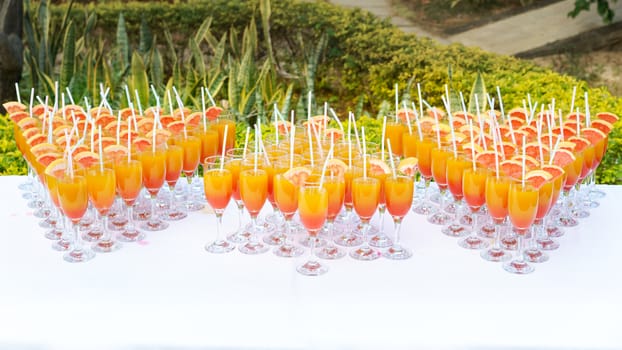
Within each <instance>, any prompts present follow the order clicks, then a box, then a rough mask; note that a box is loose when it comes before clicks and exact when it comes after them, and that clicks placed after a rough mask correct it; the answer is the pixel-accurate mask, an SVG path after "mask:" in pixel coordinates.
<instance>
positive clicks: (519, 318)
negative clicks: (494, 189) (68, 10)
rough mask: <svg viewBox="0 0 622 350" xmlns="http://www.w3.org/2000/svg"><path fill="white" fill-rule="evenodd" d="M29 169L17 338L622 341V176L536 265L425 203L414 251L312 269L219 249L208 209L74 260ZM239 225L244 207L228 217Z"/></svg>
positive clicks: (8, 321) (10, 281) (412, 228)
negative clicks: (58, 242)
mask: <svg viewBox="0 0 622 350" xmlns="http://www.w3.org/2000/svg"><path fill="white" fill-rule="evenodd" d="M24 179H25V178H24V177H18V176H5V177H0V223H1V228H0V232H1V233H0V239H1V241H0V348H2V349H67V348H73V349H90V348H102V349H107V348H115V349H150V348H158V349H223V348H227V349H414V348H422V349H528V348H529V349H530V348H533V349H620V348H622V332H621V331H620V327H622V322H621V321H622V273H621V272H620V271H621V269H622V220H620V218H621V213H622V211H621V209H622V186H599V188H600V189H602V190H604V191H605V192H606V193H607V195H606V197H604V198H602V199H600V200H599V201H600V207H598V208H596V209H592V210H591V215H590V217H588V218H586V219H582V220H581V223H580V225H579V226H577V227H574V228H568V229H565V232H566V234H565V235H564V236H563V237H561V238H559V239H558V241H559V243H560V245H561V246H560V248H559V249H558V250H556V251H551V252H549V254H550V260H549V261H548V262H546V263H543V264H535V267H536V271H535V272H534V273H532V274H529V275H514V274H510V273H507V272H505V271H504V270H503V269H502V267H501V265H500V263H491V262H487V261H484V260H483V259H481V258H480V256H479V252H478V251H470V250H466V249H462V248H460V247H459V246H458V245H457V240H456V239H455V238H450V237H447V236H444V235H443V234H442V233H441V232H440V227H439V226H434V225H432V224H429V223H428V222H427V221H426V220H425V218H424V217H422V216H419V215H416V214H414V213H410V214H409V215H408V216H407V217H406V218H405V219H404V224H403V230H402V234H403V242H404V245H406V246H407V247H409V248H411V249H412V251H413V253H414V255H413V257H412V258H411V259H408V260H404V261H391V260H387V259H384V258H381V259H378V260H375V261H370V262H364V261H355V260H353V259H351V258H349V257H345V258H343V259H341V260H336V261H326V264H327V265H328V266H329V267H330V271H329V272H328V273H327V274H325V275H323V276H320V277H306V276H302V275H300V274H298V273H297V272H296V270H295V267H296V265H298V264H300V263H301V262H302V261H303V259H304V258H305V257H306V256H305V255H303V256H302V257H300V258H293V259H287V258H279V257H276V256H275V255H273V254H272V253H271V252H269V253H266V254H263V255H258V256H248V255H244V254H241V253H240V252H238V251H237V250H236V251H233V252H232V253H229V254H224V255H217V254H210V253H207V252H206V251H205V250H204V245H205V243H206V242H208V241H210V240H213V239H214V238H215V218H214V216H213V214H209V213H208V212H207V211H202V212H193V213H190V214H189V216H188V218H186V219H184V220H182V221H178V222H172V223H171V227H170V228H169V229H167V230H165V231H161V232H150V233H147V238H146V240H145V241H143V242H140V243H130V244H124V246H123V248H122V249H121V250H119V251H117V252H114V253H111V254H99V255H97V256H96V257H95V259H93V260H91V261H89V262H87V263H84V264H70V263H67V262H65V261H64V260H63V259H62V256H61V255H62V254H61V253H59V252H56V251H54V250H52V249H51V248H50V244H51V241H49V240H47V239H45V238H44V237H43V233H44V229H42V228H40V227H39V225H38V222H39V219H37V218H35V217H34V216H33V215H32V209H29V208H28V207H27V202H26V200H25V199H23V198H22V196H21V194H22V193H21V191H20V190H19V189H18V184H19V183H21V182H23V181H24ZM268 212H269V209H268V207H266V208H265V210H264V213H268ZM386 224H387V228H388V230H387V231H388V232H392V230H391V227H392V224H391V220H390V218H389V217H388V216H387V220H386ZM236 225H237V213H236V211H235V208H234V207H233V206H231V207H230V208H229V209H228V210H227V212H226V213H225V217H224V227H225V228H226V229H229V230H231V229H233V228H234V227H236Z"/></svg>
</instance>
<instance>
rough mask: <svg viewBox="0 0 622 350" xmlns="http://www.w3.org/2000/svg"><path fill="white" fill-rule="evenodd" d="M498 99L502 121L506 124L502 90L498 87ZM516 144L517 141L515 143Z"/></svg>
mask: <svg viewBox="0 0 622 350" xmlns="http://www.w3.org/2000/svg"><path fill="white" fill-rule="evenodd" d="M497 97H498V98H499V108H500V109H501V121H502V122H505V110H504V109H503V99H502V98H501V90H500V89H499V86H497ZM514 143H516V141H514Z"/></svg>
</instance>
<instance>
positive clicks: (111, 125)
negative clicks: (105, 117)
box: [104, 120, 127, 135]
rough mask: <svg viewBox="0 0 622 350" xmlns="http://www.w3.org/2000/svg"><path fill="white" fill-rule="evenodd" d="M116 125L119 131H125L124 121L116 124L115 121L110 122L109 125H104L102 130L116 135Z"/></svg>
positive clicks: (125, 123) (125, 124)
mask: <svg viewBox="0 0 622 350" xmlns="http://www.w3.org/2000/svg"><path fill="white" fill-rule="evenodd" d="M117 124H120V125H119V129H120V130H123V129H127V122H125V121H121V122H118V121H116V120H113V121H111V122H110V123H108V124H106V126H105V127H104V130H105V131H106V132H108V133H110V134H114V135H116V134H117Z"/></svg>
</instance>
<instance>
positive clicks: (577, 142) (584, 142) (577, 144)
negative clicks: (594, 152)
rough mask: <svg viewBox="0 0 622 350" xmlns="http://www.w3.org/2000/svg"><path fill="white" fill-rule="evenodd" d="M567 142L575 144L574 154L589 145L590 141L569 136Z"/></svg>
mask: <svg viewBox="0 0 622 350" xmlns="http://www.w3.org/2000/svg"><path fill="white" fill-rule="evenodd" d="M568 141H569V142H572V143H574V144H575V148H574V151H575V152H581V151H583V150H584V149H586V148H587V147H588V146H589V145H590V140H588V139H586V138H585V137H580V136H571V137H569V138H568Z"/></svg>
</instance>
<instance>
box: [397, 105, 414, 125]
mask: <svg viewBox="0 0 622 350" xmlns="http://www.w3.org/2000/svg"><path fill="white" fill-rule="evenodd" d="M397 118H398V119H399V120H401V121H402V122H404V123H407V120H410V121H411V122H412V123H414V120H415V112H413V110H412V109H410V108H406V109H404V108H402V109H399V110H398V111H397Z"/></svg>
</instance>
